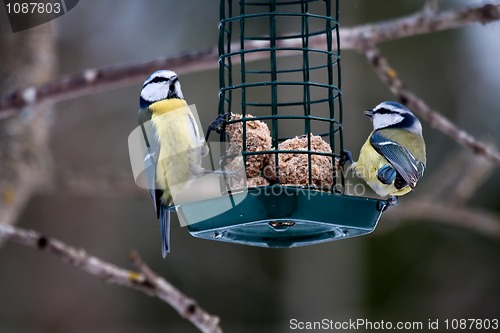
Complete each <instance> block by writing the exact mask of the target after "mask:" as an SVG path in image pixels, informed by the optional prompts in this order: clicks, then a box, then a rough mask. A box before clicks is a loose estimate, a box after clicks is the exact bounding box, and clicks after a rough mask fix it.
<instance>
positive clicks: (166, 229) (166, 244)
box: [160, 205, 170, 258]
mask: <svg viewBox="0 0 500 333" xmlns="http://www.w3.org/2000/svg"><path fill="white" fill-rule="evenodd" d="M160 234H161V255H162V256H163V258H165V257H166V256H167V253H169V252H170V210H169V209H168V207H166V206H164V205H160Z"/></svg>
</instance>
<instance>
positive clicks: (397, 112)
mask: <svg viewBox="0 0 500 333" xmlns="http://www.w3.org/2000/svg"><path fill="white" fill-rule="evenodd" d="M365 115H367V116H368V117H370V118H372V124H373V129H374V130H379V129H383V128H397V129H403V130H407V131H410V132H414V133H418V134H421V133H422V125H421V124H420V121H419V120H418V118H417V117H415V115H414V114H413V113H412V112H411V111H410V110H409V109H408V108H407V107H405V106H404V105H402V104H399V103H396V102H382V103H380V104H379V105H377V106H376V107H374V108H373V109H372V110H367V111H365Z"/></svg>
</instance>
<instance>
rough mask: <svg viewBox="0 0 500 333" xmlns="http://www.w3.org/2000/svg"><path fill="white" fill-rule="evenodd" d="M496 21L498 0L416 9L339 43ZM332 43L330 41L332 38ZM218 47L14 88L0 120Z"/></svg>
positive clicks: (344, 33) (191, 62)
mask: <svg viewBox="0 0 500 333" xmlns="http://www.w3.org/2000/svg"><path fill="white" fill-rule="evenodd" d="M499 19H500V1H491V2H490V3H488V4H482V5H477V6H474V7H471V8H467V9H457V10H450V11H445V12H440V13H432V12H429V11H426V12H424V11H420V12H418V13H415V14H413V15H410V16H406V17H402V18H398V19H394V20H388V21H383V22H378V23H374V24H367V25H361V26H358V27H353V28H342V29H340V43H341V46H342V49H343V50H353V49H357V50H359V49H360V48H361V47H362V45H363V44H364V40H366V39H368V40H370V42H371V43H373V44H378V43H381V42H384V41H389V40H395V39H399V38H405V37H409V36H415V35H419V34H425V33H431V32H437V31H443V30H448V29H455V28H459V27H463V26H466V25H468V24H471V23H481V24H486V23H490V22H494V21H497V20H499ZM334 44H335V41H334ZM276 46H277V47H286V48H289V49H290V48H301V47H302V39H300V38H297V39H280V40H278V41H277V45H276ZM325 46H326V44H325V37H324V36H322V35H318V36H314V37H311V38H310V41H309V47H311V48H318V49H324V48H325ZM244 47H245V49H247V50H249V49H256V48H265V47H269V42H266V41H246V42H245V46H244ZM231 50H232V52H234V54H235V55H237V56H234V57H232V62H233V64H237V63H238V62H239V61H240V56H239V55H238V51H239V50H241V48H240V44H239V42H238V43H234V45H232V46H231ZM290 55H297V52H296V51H280V52H279V53H278V56H280V57H282V56H290ZM268 56H269V53H268V52H253V53H248V54H247V56H246V57H245V61H246V62H251V61H257V60H262V59H266V58H267V57H268ZM217 60H218V48H211V49H208V50H203V51H197V52H194V53H189V54H184V55H179V56H175V57H169V58H163V59H158V60H153V61H147V62H143V63H136V64H129V65H123V66H113V67H108V68H102V69H88V70H85V71H83V72H81V73H78V74H75V75H71V76H66V77H63V78H60V79H58V80H56V81H53V82H50V83H48V84H45V85H42V86H39V87H28V88H22V89H17V90H15V91H12V92H10V93H7V94H4V95H2V96H1V97H0V119H2V118H5V117H8V116H11V115H13V114H16V113H17V111H16V109H19V108H21V107H23V106H26V105H33V104H38V103H42V102H51V103H55V102H59V101H63V100H67V99H70V98H74V97H77V96H83V95H86V94H90V93H93V92H96V91H102V90H106V89H111V88H118V87H122V86H126V85H129V84H133V83H136V82H140V81H141V80H143V79H144V78H145V77H146V76H147V75H149V74H150V73H151V72H153V71H155V70H157V69H160V68H173V69H175V70H176V71H177V72H178V73H181V74H185V73H193V72H198V71H202V70H208V69H215V68H218V62H217Z"/></svg>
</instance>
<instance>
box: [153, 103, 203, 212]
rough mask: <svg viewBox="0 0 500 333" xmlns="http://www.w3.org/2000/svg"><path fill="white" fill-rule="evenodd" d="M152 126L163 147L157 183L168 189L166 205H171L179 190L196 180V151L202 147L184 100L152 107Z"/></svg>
mask: <svg viewBox="0 0 500 333" xmlns="http://www.w3.org/2000/svg"><path fill="white" fill-rule="evenodd" d="M149 108H150V109H151V111H152V113H153V114H152V116H151V122H152V123H153V126H154V128H155V130H156V135H157V138H158V142H159V143H160V154H159V157H158V162H157V168H156V181H157V183H158V184H159V186H160V187H161V188H163V189H164V194H163V195H162V201H164V202H165V203H167V204H169V205H171V204H172V203H173V198H172V197H174V196H175V191H174V189H175V187H176V186H177V188H178V189H181V188H182V184H184V183H186V182H188V181H189V180H190V179H192V178H193V173H192V165H193V163H197V162H196V161H193V150H194V149H196V148H197V147H199V146H200V139H199V137H197V135H196V131H195V129H194V127H193V119H194V117H193V114H192V113H191V110H190V108H189V107H188V105H187V103H186V102H185V101H184V100H181V99H167V100H163V101H159V102H156V103H153V104H152V105H150V106H149Z"/></svg>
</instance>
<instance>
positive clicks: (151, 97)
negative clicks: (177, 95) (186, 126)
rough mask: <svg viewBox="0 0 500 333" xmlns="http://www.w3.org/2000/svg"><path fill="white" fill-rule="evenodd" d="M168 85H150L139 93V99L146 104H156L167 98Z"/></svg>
mask: <svg viewBox="0 0 500 333" xmlns="http://www.w3.org/2000/svg"><path fill="white" fill-rule="evenodd" d="M167 95H168V85H166V84H165V83H163V82H158V83H150V84H148V85H147V86H145V87H144V88H143V89H142V91H141V97H142V98H143V99H145V100H146V101H148V102H156V101H160V100H163V99H165V98H167Z"/></svg>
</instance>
